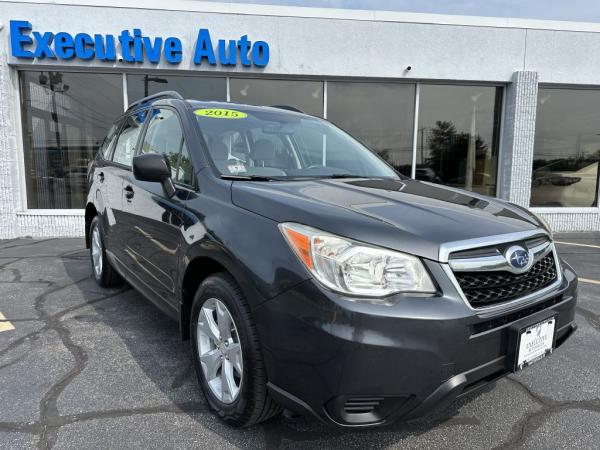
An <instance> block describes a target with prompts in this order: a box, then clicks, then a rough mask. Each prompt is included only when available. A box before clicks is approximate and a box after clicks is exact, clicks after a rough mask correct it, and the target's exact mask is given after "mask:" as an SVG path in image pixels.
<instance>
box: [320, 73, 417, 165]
mask: <svg viewBox="0 0 600 450" xmlns="http://www.w3.org/2000/svg"><path fill="white" fill-rule="evenodd" d="M414 105H415V85H413V84H400V83H352V82H337V81H336V82H333V81H332V82H329V83H328V84H327V119H328V120H330V121H331V122H333V123H335V124H336V125H338V126H339V127H340V128H343V129H344V130H346V131H347V132H349V133H350V134H351V135H353V136H354V137H355V138H357V139H358V140H360V141H361V142H363V143H364V144H365V145H366V146H367V147H369V148H370V149H371V150H374V151H376V152H377V153H378V154H379V155H380V156H381V157H383V158H384V159H385V160H386V161H388V162H389V163H390V164H391V165H392V166H394V168H395V169H396V170H397V171H399V172H401V173H403V174H404V175H407V176H410V172H411V162H412V135H413V126H414V124H413V121H414V114H413V112H414V107H415V106H414Z"/></svg>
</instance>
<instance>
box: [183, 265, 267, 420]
mask: <svg viewBox="0 0 600 450" xmlns="http://www.w3.org/2000/svg"><path fill="white" fill-rule="evenodd" d="M231 283H232V281H231V280H228V279H227V277H225V276H223V275H213V276H211V277H209V278H207V279H206V280H205V281H204V282H203V283H202V284H201V285H200V288H199V289H198V292H197V293H196V296H195V297H194V303H193V305H192V311H191V320H190V336H191V340H192V342H191V344H192V359H193V363H194V367H195V369H196V375H197V377H198V382H199V384H200V387H201V388H202V391H203V392H204V395H205V396H206V399H207V401H208V403H209V405H210V406H211V408H212V409H213V410H215V411H216V412H217V414H218V415H219V416H220V417H221V418H223V419H224V420H225V421H228V422H232V423H235V424H238V423H239V422H240V421H242V420H243V418H244V417H245V416H246V415H248V414H249V413H250V411H249V407H250V408H251V405H249V402H250V401H251V399H252V398H253V396H252V391H253V388H254V383H256V380H255V379H253V376H252V374H253V366H254V359H253V354H254V352H255V351H256V349H255V348H253V347H252V346H253V342H252V339H251V332H250V329H249V327H250V326H251V324H249V323H248V320H247V319H245V315H244V313H243V311H241V306H240V300H242V299H241V298H240V295H239V294H238V293H237V292H236V291H235V289H234V288H233V287H232V286H231ZM210 298H216V299H218V300H220V301H221V302H223V304H224V305H225V306H226V307H227V309H228V310H229V313H230V314H231V316H232V317H233V321H234V323H235V327H236V329H237V332H238V337H239V340H240V345H241V348H242V358H243V364H244V369H243V375H242V386H241V389H240V392H239V394H238V396H237V398H236V399H235V400H234V401H233V402H232V403H229V404H227V403H223V402H221V401H220V400H219V399H218V398H217V397H216V396H215V395H214V394H213V393H212V391H211V389H210V387H209V386H208V383H207V381H206V379H205V377H204V373H203V372H202V366H201V364H200V358H199V351H198V341H197V330H196V327H197V324H198V317H199V313H200V310H201V308H202V305H204V303H205V302H206V301H207V300H208V299H210Z"/></svg>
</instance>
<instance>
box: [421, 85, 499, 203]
mask: <svg viewBox="0 0 600 450" xmlns="http://www.w3.org/2000/svg"><path fill="white" fill-rule="evenodd" d="M501 96H502V88H500V87H491V86H450V85H422V86H421V92H420V99H421V102H420V106H419V127H418V135H417V139H418V142H417V167H416V178H417V179H420V180H425V181H431V182H434V183H442V184H445V185H449V186H454V187H459V188H462V189H467V190H470V191H475V192H478V193H480V194H485V195H495V193H496V173H497V164H498V135H499V127H500V105H501V98H502V97H501Z"/></svg>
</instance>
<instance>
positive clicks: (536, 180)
mask: <svg viewBox="0 0 600 450" xmlns="http://www.w3.org/2000/svg"><path fill="white" fill-rule="evenodd" d="M572 165H573V164H565V161H564V160H561V161H555V162H553V163H551V164H548V165H546V166H543V167H541V168H539V169H537V170H534V172H533V176H532V181H531V184H532V187H531V205H532V206H573V207H589V206H595V205H596V204H597V194H596V186H597V184H596V183H597V178H598V162H597V161H596V162H592V161H585V162H583V163H580V164H577V167H575V169H576V170H565V169H568V168H570V167H569V166H572Z"/></svg>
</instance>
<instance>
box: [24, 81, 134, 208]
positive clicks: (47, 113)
mask: <svg viewBox="0 0 600 450" xmlns="http://www.w3.org/2000/svg"><path fill="white" fill-rule="evenodd" d="M20 82H21V93H22V94H21V102H22V104H21V110H22V119H23V147H24V158H25V179H26V186H27V207H28V208H30V209H38V208H43V209H46V208H57V209H72V208H83V207H84V206H85V199H86V194H87V193H86V174H87V167H88V164H89V162H90V161H91V160H92V158H93V157H94V156H95V154H96V152H97V151H98V149H99V148H100V145H101V144H102V142H103V140H104V137H105V136H106V133H107V132H108V130H109V128H110V127H111V125H112V123H113V121H114V120H115V119H116V118H117V117H118V116H119V115H120V114H122V113H123V89H122V84H123V83H122V76H121V75H117V74H114V75H113V74H97V73H93V74H92V73H68V72H56V71H24V72H20Z"/></svg>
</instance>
